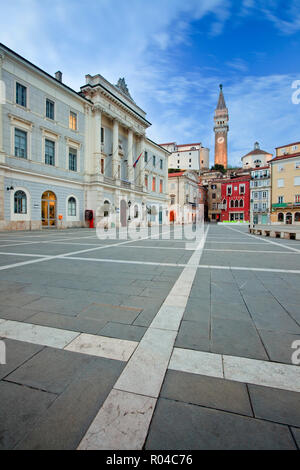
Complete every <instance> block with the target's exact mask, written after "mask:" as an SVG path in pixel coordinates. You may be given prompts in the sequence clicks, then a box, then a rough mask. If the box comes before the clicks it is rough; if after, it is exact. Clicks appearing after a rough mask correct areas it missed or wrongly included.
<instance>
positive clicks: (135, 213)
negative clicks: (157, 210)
mask: <svg viewBox="0 0 300 470" xmlns="http://www.w3.org/2000/svg"><path fill="white" fill-rule="evenodd" d="M138 216H139V208H138V206H137V204H136V205H135V206H134V218H135V219H137V218H138Z"/></svg>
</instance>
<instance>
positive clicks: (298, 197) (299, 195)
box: [295, 194, 300, 204]
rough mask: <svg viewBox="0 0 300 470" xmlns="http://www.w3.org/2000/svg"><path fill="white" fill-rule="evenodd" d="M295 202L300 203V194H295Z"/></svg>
mask: <svg viewBox="0 0 300 470" xmlns="http://www.w3.org/2000/svg"><path fill="white" fill-rule="evenodd" d="M295 202H296V204H299V203H300V194H295Z"/></svg>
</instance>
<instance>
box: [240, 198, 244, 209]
mask: <svg viewBox="0 0 300 470" xmlns="http://www.w3.org/2000/svg"><path fill="white" fill-rule="evenodd" d="M240 207H244V201H243V199H241V200H240Z"/></svg>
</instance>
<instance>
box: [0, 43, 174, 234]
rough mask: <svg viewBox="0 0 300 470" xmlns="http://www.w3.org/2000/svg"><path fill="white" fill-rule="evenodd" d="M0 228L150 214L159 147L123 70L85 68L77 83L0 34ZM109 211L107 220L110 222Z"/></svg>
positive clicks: (157, 211) (161, 178)
mask: <svg viewBox="0 0 300 470" xmlns="http://www.w3.org/2000/svg"><path fill="white" fill-rule="evenodd" d="M0 84H1V88H0V91H1V95H0V230H15V229H21V230H24V229H41V228H55V227H57V228H59V227H74V226H84V225H85V224H86V221H85V215H86V211H87V210H90V211H93V216H94V221H95V223H98V222H100V223H101V222H103V223H107V221H109V223H110V224H111V223H114V224H115V225H116V226H120V225H122V226H125V225H126V224H127V221H128V219H129V220H131V219H132V218H134V219H136V220H137V221H139V223H140V224H141V225H146V224H147V223H152V224H156V223H157V224H159V223H164V222H165V221H166V220H167V217H168V216H167V214H168V207H167V206H168V187H167V186H168V157H169V154H170V153H169V152H168V150H166V149H164V148H162V147H161V146H160V145H158V144H156V143H155V142H153V141H151V140H150V139H149V138H147V136H146V130H147V128H148V127H149V126H150V125H151V124H150V123H149V121H147V119H146V113H145V112H144V111H143V110H142V109H141V108H140V107H139V106H137V104H136V103H135V102H134V101H133V99H132V97H131V96H130V94H129V91H128V89H127V86H126V84H125V80H124V79H120V80H119V82H118V84H117V85H112V84H111V83H109V82H108V81H107V80H105V78H103V77H102V76H101V75H96V76H93V77H92V76H90V75H87V76H86V84H85V85H84V86H82V87H81V91H80V92H79V93H78V92H76V91H74V90H72V89H71V88H69V87H68V86H67V85H65V84H64V83H63V80H62V73H61V72H57V73H56V74H55V76H54V77H53V76H51V75H49V74H48V73H47V72H45V71H43V70H41V69H40V68H38V67H37V66H35V65H34V64H32V63H30V62H29V61H27V60H26V59H24V58H23V57H21V56H19V55H18V54H16V53H15V52H14V51H12V50H10V49H9V48H7V47H6V46H4V45H2V44H0ZM111 221H113V222H111Z"/></svg>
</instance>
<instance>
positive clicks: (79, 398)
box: [17, 358, 125, 450]
mask: <svg viewBox="0 0 300 470" xmlns="http://www.w3.org/2000/svg"><path fill="white" fill-rule="evenodd" d="M124 366H125V363H124V362H120V361H113V360H111V359H104V358H93V360H92V361H91V362H90V363H89V364H88V365H87V366H86V367H85V368H84V370H83V373H82V375H81V376H80V377H76V378H75V380H74V381H73V382H72V383H71V384H70V385H69V386H68V387H67V388H66V389H65V391H64V393H62V394H61V395H60V396H59V397H58V398H57V399H56V401H55V402H54V403H53V404H52V406H51V407H50V408H48V410H47V411H46V413H44V414H43V416H41V417H40V419H39V420H38V422H37V423H36V424H35V426H33V427H32V428H31V429H28V430H27V431H29V432H28V433H27V435H26V436H25V438H24V439H23V440H22V441H21V442H20V443H19V445H18V446H17V449H23V450H30V449H32V450H48V449H49V450H73V449H76V448H77V447H78V445H79V443H80V441H81V439H82V438H83V436H84V435H85V433H86V431H87V429H88V428H89V426H90V424H91V422H92V421H93V419H94V417H95V416H96V414H97V413H98V411H99V409H100V408H101V406H102V404H103V403H104V401H105V399H106V397H107V396H108V394H109V392H110V390H111V389H112V387H113V385H114V383H115V381H116V380H117V378H118V377H119V375H120V374H121V372H122V370H123V368H124Z"/></svg>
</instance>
